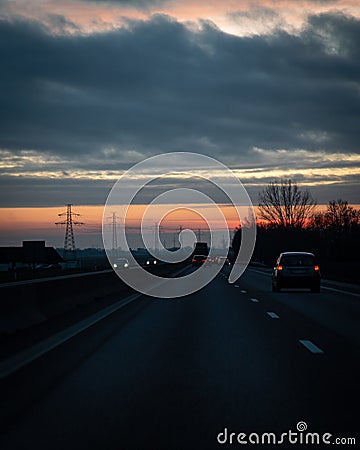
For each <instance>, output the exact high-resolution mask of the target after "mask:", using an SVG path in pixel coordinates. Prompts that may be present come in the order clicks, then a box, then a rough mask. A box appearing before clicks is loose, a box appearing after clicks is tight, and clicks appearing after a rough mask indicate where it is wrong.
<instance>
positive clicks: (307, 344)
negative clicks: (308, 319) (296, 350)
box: [299, 339, 324, 353]
mask: <svg viewBox="0 0 360 450" xmlns="http://www.w3.org/2000/svg"><path fill="white" fill-rule="evenodd" d="M299 342H300V344H302V345H303V346H304V347H306V348H307V349H308V350H310V351H311V353H324V351H323V350H321V348H319V347H318V346H317V345H315V344H314V343H313V342H311V341H309V340H308V339H299Z"/></svg>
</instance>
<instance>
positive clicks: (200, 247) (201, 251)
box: [193, 242, 209, 256]
mask: <svg viewBox="0 0 360 450" xmlns="http://www.w3.org/2000/svg"><path fill="white" fill-rule="evenodd" d="M208 254H209V247H208V245H207V243H206V242H196V243H195V246H194V251H193V255H205V256H207V255H208Z"/></svg>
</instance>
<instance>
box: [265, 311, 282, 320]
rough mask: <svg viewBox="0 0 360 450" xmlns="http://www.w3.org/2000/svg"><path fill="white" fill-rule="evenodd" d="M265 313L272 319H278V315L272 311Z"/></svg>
mask: <svg viewBox="0 0 360 450" xmlns="http://www.w3.org/2000/svg"><path fill="white" fill-rule="evenodd" d="M266 314H267V315H268V316H270V317H271V318H272V319H280V317H279V316H278V315H277V314H276V313H274V312H272V311H268V312H267V313H266Z"/></svg>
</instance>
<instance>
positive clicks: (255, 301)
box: [250, 298, 259, 303]
mask: <svg viewBox="0 0 360 450" xmlns="http://www.w3.org/2000/svg"><path fill="white" fill-rule="evenodd" d="M250 300H251V301H252V302H254V303H259V300H258V299H257V298H251V299H250Z"/></svg>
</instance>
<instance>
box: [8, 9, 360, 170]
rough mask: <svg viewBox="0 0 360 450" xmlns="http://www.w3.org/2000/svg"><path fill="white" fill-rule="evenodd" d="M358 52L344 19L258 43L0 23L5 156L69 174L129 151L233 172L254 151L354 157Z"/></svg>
mask: <svg viewBox="0 0 360 450" xmlns="http://www.w3.org/2000/svg"><path fill="white" fill-rule="evenodd" d="M52 20H53V21H56V23H57V24H60V25H61V24H63V26H64V28H68V27H69V26H70V27H71V24H69V23H68V22H67V21H66V19H64V18H61V17H58V16H56V17H55V16H54V17H52ZM359 42H360V22H359V21H358V20H356V19H354V18H351V17H346V16H344V15H340V14H324V15H319V16H313V17H310V19H309V22H308V25H307V26H306V28H304V30H303V31H302V32H301V33H300V34H299V35H291V34H288V33H286V32H277V33H274V34H271V35H266V36H255V37H236V36H231V35H228V34H225V33H223V32H221V31H220V30H219V29H217V28H216V27H215V26H213V25H212V24H211V23H209V22H203V23H202V25H201V28H200V29H197V28H195V27H190V28H189V27H186V26H185V25H183V24H180V23H178V22H176V21H175V20H173V19H171V18H169V17H167V16H159V15H157V16H153V17H152V18H151V20H148V21H130V22H128V24H127V26H126V27H124V28H121V29H116V30H113V31H111V32H106V33H97V34H91V35H81V34H79V33H77V34H74V33H70V34H66V35H64V34H61V35H52V34H49V32H48V31H47V30H46V29H45V28H44V27H42V26H41V25H39V24H37V23H30V22H16V21H15V22H6V21H2V22H0V61H1V67H2V68H1V71H0V83H1V85H0V86H1V90H0V102H1V105H2V107H1V109H0V148H2V149H7V150H10V151H11V152H13V154H17V153H19V151H20V150H23V149H30V150H36V151H38V152H43V153H44V155H53V156H54V155H55V156H58V157H60V158H64V160H66V161H67V162H66V167H64V168H63V170H66V171H70V170H71V168H72V167H73V166H75V167H79V166H81V167H82V168H83V169H86V168H88V169H91V170H96V169H97V168H99V167H101V168H102V169H104V168H105V167H108V168H109V169H112V170H116V167H118V168H120V167H119V166H121V167H124V166H126V164H129V163H131V161H129V160H127V161H125V163H124V161H122V156H123V155H124V152H132V151H134V152H135V153H136V154H139V155H142V156H148V155H151V154H154V153H161V152H168V151H183V150H185V151H197V152H203V153H206V154H209V155H212V156H215V157H217V158H219V159H222V160H224V161H226V158H229V159H232V161H234V160H236V163H237V164H239V165H241V163H242V162H243V161H245V162H249V161H251V158H252V155H253V153H252V149H253V147H259V148H263V149H282V148H284V149H296V148H303V149H306V150H309V151H315V150H319V149H322V150H323V151H325V152H359V148H360V147H359V134H358V124H359V118H360V117H359V116H360V102H359V80H360V48H359V45H358V43H359ZM72 161H73V163H72ZM72 164H73V166H72ZM43 170H46V167H44V168H43Z"/></svg>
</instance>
